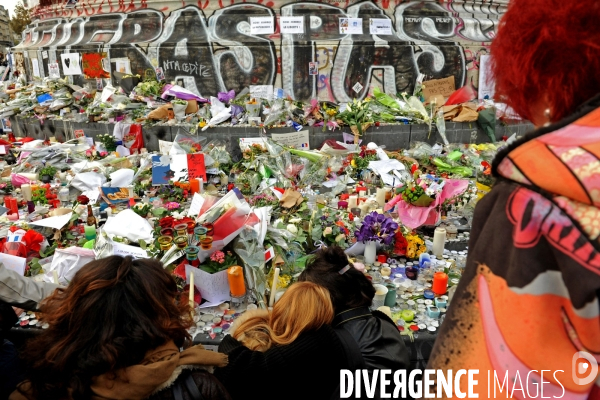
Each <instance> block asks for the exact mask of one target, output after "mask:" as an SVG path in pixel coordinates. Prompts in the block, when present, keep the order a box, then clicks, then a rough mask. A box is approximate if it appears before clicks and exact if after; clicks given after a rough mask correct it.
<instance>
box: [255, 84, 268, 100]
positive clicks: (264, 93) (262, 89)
mask: <svg viewBox="0 0 600 400" xmlns="http://www.w3.org/2000/svg"><path fill="white" fill-rule="evenodd" d="M250 97H254V98H255V99H266V100H271V99H272V98H273V85H250Z"/></svg>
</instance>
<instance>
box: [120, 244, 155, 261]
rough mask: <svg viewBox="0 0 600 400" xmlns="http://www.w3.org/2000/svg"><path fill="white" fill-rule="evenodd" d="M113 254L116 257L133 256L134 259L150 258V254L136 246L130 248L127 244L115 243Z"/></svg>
mask: <svg viewBox="0 0 600 400" xmlns="http://www.w3.org/2000/svg"><path fill="white" fill-rule="evenodd" d="M112 245H113V252H114V255H115V256H122V257H127V256H132V257H133V258H148V253H147V252H146V250H143V249H141V248H139V247H136V246H129V245H127V244H123V243H118V242H113V244H112Z"/></svg>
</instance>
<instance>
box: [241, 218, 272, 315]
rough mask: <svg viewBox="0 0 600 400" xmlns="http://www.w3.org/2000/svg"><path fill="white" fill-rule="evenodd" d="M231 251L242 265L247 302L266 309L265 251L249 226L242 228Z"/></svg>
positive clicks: (256, 234) (255, 233)
mask: <svg viewBox="0 0 600 400" xmlns="http://www.w3.org/2000/svg"><path fill="white" fill-rule="evenodd" d="M233 251H235V253H236V254H237V256H238V258H239V259H240V260H241V261H242V264H244V276H245V278H246V285H247V289H248V291H247V293H248V301H249V302H257V303H258V305H259V306H260V307H261V308H267V305H266V303H265V297H264V293H265V291H266V289H267V275H266V273H265V249H264V247H263V244H262V243H260V242H259V237H258V233H257V232H256V231H255V230H254V229H253V228H251V227H249V226H246V227H244V228H243V229H242V230H241V231H240V233H239V235H238V236H237V238H235V240H234V242H233Z"/></svg>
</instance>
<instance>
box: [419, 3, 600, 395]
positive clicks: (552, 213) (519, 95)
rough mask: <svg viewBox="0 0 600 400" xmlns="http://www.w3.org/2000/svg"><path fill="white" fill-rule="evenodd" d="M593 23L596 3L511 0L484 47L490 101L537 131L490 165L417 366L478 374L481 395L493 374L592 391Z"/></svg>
mask: <svg viewBox="0 0 600 400" xmlns="http://www.w3.org/2000/svg"><path fill="white" fill-rule="evenodd" d="M598 21H600V2H598V1H597V0H581V1H564V0H511V1H510V3H508V10H507V12H506V13H505V14H504V16H503V17H502V19H501V21H500V26H499V29H498V33H497V35H496V38H495V39H494V41H493V42H492V46H491V57H492V65H493V68H492V69H493V71H492V72H493V74H492V75H493V78H494V80H495V82H496V99H498V100H501V101H503V102H505V103H507V104H508V105H509V106H511V107H512V108H513V109H514V110H515V111H516V112H517V113H518V114H520V115H521V116H523V117H525V118H527V119H529V120H531V121H532V122H533V123H534V125H536V126H537V127H538V129H537V130H534V131H532V132H530V133H528V134H526V135H525V136H524V137H523V138H522V139H520V140H518V141H517V142H515V143H514V144H512V145H510V146H509V147H508V148H505V149H503V150H502V151H501V152H500V153H499V154H498V155H497V157H496V159H495V160H494V163H493V173H494V175H495V176H496V178H497V183H496V184H495V185H494V187H493V189H492V190H491V192H490V193H488V194H487V195H486V196H485V197H483V198H482V199H481V200H480V201H479V203H478V204H477V207H476V209H475V215H474V218H473V227H472V231H471V242H470V243H469V258H468V260H467V266H466V269H465V272H464V274H463V277H462V279H461V280H460V283H459V285H458V287H457V290H456V292H455V294H454V297H453V299H452V303H451V305H450V307H449V309H448V314H447V315H446V319H445V321H444V323H443V324H442V326H441V330H440V332H439V335H438V338H437V342H436V344H435V347H434V349H433V352H432V357H431V358H430V363H429V366H428V368H436V369H437V368H439V369H444V370H454V371H456V370H461V369H469V370H473V369H477V370H479V371H480V372H479V375H478V378H477V379H478V381H479V383H478V384H477V385H475V387H474V389H475V390H474V394H475V395H477V394H479V397H480V398H486V397H489V391H488V390H489V388H490V387H491V386H494V380H495V379H496V378H497V379H498V382H500V381H502V380H504V381H506V380H507V379H508V382H509V385H511V383H510V382H513V384H512V393H514V391H515V390H521V391H523V392H522V393H523V394H521V395H519V396H525V394H524V390H525V388H526V390H527V396H526V397H529V393H530V390H537V389H538V387H537V383H538V382H542V384H541V385H540V386H542V387H543V388H542V389H543V391H544V392H542V395H541V397H555V398H564V399H567V398H569V399H584V398H598V394H599V393H600V386H598V383H597V382H598V380H597V379H596V376H595V374H596V373H595V372H593V371H594V370H595V368H594V367H595V366H597V364H598V361H600V308H599V307H598V304H599V303H598V293H600V241H599V238H600V224H599V222H600V161H599V160H600V74H599V73H598V71H600V29H598ZM549 370H550V371H552V372H550V371H549ZM492 371H493V372H492ZM544 371H545V372H546V375H543V374H544ZM584 371H587V373H583V374H582V372H584ZM592 372H593V373H592ZM590 373H592V374H591V375H590ZM488 379H489V381H488ZM499 386H500V384H499ZM515 386H516V389H515ZM505 390H506V392H508V389H505ZM500 391H501V392H503V391H504V390H502V389H500ZM494 393H496V392H495V389H494ZM505 395H507V396H508V393H501V394H499V395H498V396H501V397H503V396H505ZM516 396H517V395H516V394H515V397H516ZM535 396H536V395H534V396H533V397H535ZM511 397H512V396H511Z"/></svg>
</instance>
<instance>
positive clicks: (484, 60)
mask: <svg viewBox="0 0 600 400" xmlns="http://www.w3.org/2000/svg"><path fill="white" fill-rule="evenodd" d="M490 57H491V56H490V55H489V54H483V55H481V56H480V57H479V99H480V100H483V99H485V98H486V96H487V98H489V99H493V98H494V91H495V86H496V85H495V82H494V80H493V78H492V72H491V70H490Z"/></svg>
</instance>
